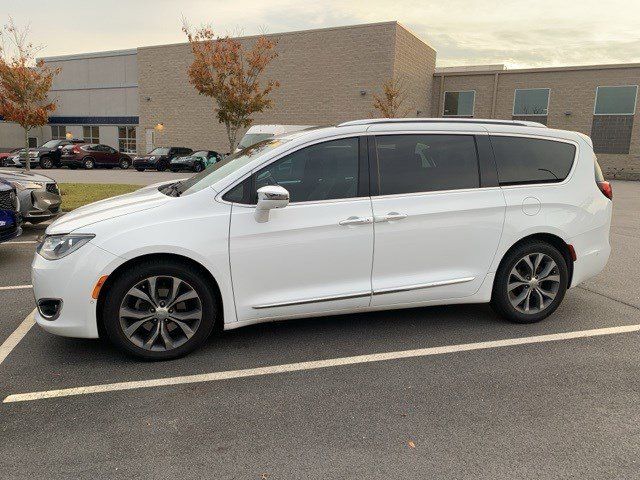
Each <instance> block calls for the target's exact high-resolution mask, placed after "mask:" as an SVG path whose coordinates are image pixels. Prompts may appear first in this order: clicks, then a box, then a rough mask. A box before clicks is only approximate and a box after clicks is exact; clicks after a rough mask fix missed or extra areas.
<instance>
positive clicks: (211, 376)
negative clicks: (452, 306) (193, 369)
mask: <svg viewBox="0 0 640 480" xmlns="http://www.w3.org/2000/svg"><path fill="white" fill-rule="evenodd" d="M639 330H640V325H624V326H620V327H610V328H598V329H594V330H579V331H574V332H565V333H554V334H550V335H538V336H535V337H521V338H508V339H505V340H493V341H488V342H477V343H464V344H459V345H447V346H442V347H431V348H421V349H417V350H402V351H396V352H386V353H374V354H370V355H357V356H354V357H342V358H332V359H327V360H316V361H310V362H299V363H288V364H284V365H274V366H270V367H259V368H248V369H245V370H231V371H226V372H213V373H204V374H199V375H187V376H181V377H170V378H158V379H154V380H140V381H133V382H120V383H108V384H103V385H91V386H86V387H74V388H65V389H61V390H45V391H41V392H31V393H19V394H15V395H9V396H7V397H6V398H5V399H4V400H3V403H13V402H27V401H32V400H42V399H45V398H59V397H70V396H73V395H89V394H93V393H104V392H115V391H121V390H134V389H138V388H151V387H163V386H170V385H184V384H192V383H204V382H215V381H220V380H230V379H233V378H246V377H257V376H261V375H274V374H278V373H285V372H299V371H303V370H314V369H319V368H328V367H340V366H345V365H356V364H362V363H373V362H383V361H387V360H397V359H402V358H415V357H426V356H430V355H443V354H446V353H455V352H465V351H471V350H483V349H490V348H500V347H510V346H515V345H528V344H532V343H545V342H555V341H559V340H571V339H575V338H585V337H597V336H601V335H613V334H617V333H629V332H637V331H639Z"/></svg>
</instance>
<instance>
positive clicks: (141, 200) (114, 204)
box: [46, 187, 171, 235]
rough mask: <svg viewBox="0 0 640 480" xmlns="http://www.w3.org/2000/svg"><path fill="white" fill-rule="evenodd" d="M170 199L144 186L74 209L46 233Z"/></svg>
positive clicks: (70, 228) (87, 223)
mask: <svg viewBox="0 0 640 480" xmlns="http://www.w3.org/2000/svg"><path fill="white" fill-rule="evenodd" d="M170 200H171V197H168V196H166V195H165V194H163V193H160V192H159V191H158V189H157V188H151V187H147V188H142V189H140V190H137V191H135V192H132V193H127V194H125V195H120V196H118V197H113V198H108V199H106V200H101V201H99V202H95V203H91V204H89V205H85V206H84V207H80V208H78V209H76V210H73V211H72V212H69V213H67V214H65V215H63V216H62V217H60V218H59V219H58V220H56V221H55V222H53V223H52V224H51V225H49V227H48V228H47V231H46V233H47V235H56V234H62V233H70V232H73V231H74V230H77V229H78V228H82V227H86V226H89V225H92V224H94V223H98V222H102V221H104V220H109V219H111V218H115V217H121V216H123V215H128V214H130V213H136V212H140V211H142V210H148V209H150V208H155V207H159V206H160V205H162V204H164V203H167V202H168V201H170ZM63 205H64V203H63Z"/></svg>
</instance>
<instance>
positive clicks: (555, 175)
mask: <svg viewBox="0 0 640 480" xmlns="http://www.w3.org/2000/svg"><path fill="white" fill-rule="evenodd" d="M491 143H492V145H493V151H494V153H495V156H496V164H497V166H498V179H499V181H500V185H517V184H523V183H548V182H561V181H562V180H564V179H565V178H567V175H569V171H570V170H571V166H572V165H573V158H574V157H575V153H576V147H574V146H573V145H571V144H569V143H564V142H555V141H553V140H541V139H535V138H520V137H502V136H493V137H491Z"/></svg>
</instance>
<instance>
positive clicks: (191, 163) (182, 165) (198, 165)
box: [169, 150, 222, 173]
mask: <svg viewBox="0 0 640 480" xmlns="http://www.w3.org/2000/svg"><path fill="white" fill-rule="evenodd" d="M220 160H222V155H220V154H219V153H218V152H215V151H213V150H198V151H197V152H193V153H192V154H190V155H187V156H185V157H176V158H172V159H171V162H169V168H170V169H171V171H172V172H179V171H180V170H191V171H192V172H196V173H197V172H201V171H202V170H204V169H205V168H207V167H208V166H210V165H213V164H214V163H216V162H219V161H220Z"/></svg>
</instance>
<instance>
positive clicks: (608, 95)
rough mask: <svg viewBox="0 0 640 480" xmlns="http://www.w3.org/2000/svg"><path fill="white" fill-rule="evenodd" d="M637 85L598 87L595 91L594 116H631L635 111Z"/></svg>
mask: <svg viewBox="0 0 640 480" xmlns="http://www.w3.org/2000/svg"><path fill="white" fill-rule="evenodd" d="M637 93H638V87H637V85H629V86H622V87H598V88H597V89H596V106H595V110H594V113H595V114H596V115H633V114H634V112H635V111H636V96H637Z"/></svg>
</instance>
